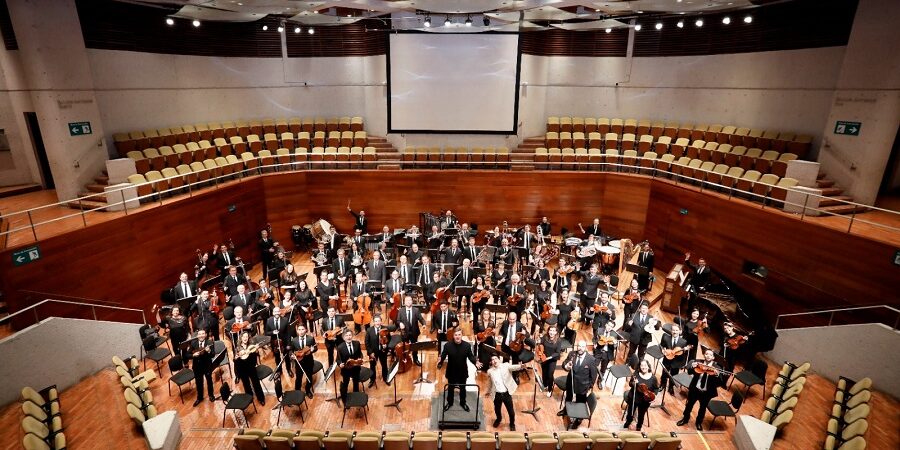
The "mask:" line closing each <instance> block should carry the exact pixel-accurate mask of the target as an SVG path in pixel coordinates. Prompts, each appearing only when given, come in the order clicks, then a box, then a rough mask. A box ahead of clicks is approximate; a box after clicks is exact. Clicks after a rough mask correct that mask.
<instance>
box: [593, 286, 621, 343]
mask: <svg viewBox="0 0 900 450" xmlns="http://www.w3.org/2000/svg"><path fill="white" fill-rule="evenodd" d="M599 305H600V306H601V309H602V307H606V311H600V312H597V313H595V314H594V323H593V325H594V334H597V333H598V332H600V331H603V328H605V327H606V323H607V322H615V321H616V305H614V304H613V303H612V302H611V301H610V299H609V294H607V293H606V292H601V293H600V303H599Z"/></svg>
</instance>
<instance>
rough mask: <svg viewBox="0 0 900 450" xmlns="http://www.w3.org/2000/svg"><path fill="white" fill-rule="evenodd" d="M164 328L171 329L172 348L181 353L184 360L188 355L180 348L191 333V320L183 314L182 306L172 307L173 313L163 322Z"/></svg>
mask: <svg viewBox="0 0 900 450" xmlns="http://www.w3.org/2000/svg"><path fill="white" fill-rule="evenodd" d="M160 325H162V327H163V328H165V329H166V330H168V331H169V339H171V340H172V348H173V349H175V351H178V352H180V353H181V359H182V361H184V360H185V358H186V357H187V352H184V351H181V350H178V349H179V346H180V345H181V343H182V342H184V341H186V340H187V339H188V337H189V336H190V335H191V321H190V320H188V318H187V317H186V316H183V315H182V314H181V308H180V307H178V306H173V307H172V313H171V314H170V315H169V317H166V318H165V319H164V320H163V321H162V323H161V324H160Z"/></svg>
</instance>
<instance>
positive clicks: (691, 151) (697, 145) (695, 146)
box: [686, 139, 706, 159]
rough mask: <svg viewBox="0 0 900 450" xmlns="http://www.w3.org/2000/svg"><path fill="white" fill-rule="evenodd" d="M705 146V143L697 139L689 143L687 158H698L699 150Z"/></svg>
mask: <svg viewBox="0 0 900 450" xmlns="http://www.w3.org/2000/svg"><path fill="white" fill-rule="evenodd" d="M704 146H706V141H704V140H702V139H697V140H694V141H693V142H691V145H689V146H688V148H687V155H686V156H687V157H688V158H691V159H696V158H698V157H700V149H701V148H703V147H704Z"/></svg>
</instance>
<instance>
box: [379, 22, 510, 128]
mask: <svg viewBox="0 0 900 450" xmlns="http://www.w3.org/2000/svg"><path fill="white" fill-rule="evenodd" d="M389 44H390V50H389V54H390V57H389V60H388V93H389V97H390V98H389V100H388V118H389V128H390V131H391V132H394V133H416V132H421V133H486V134H487V133H495V134H515V133H516V121H517V101H516V100H517V99H518V92H519V89H518V84H519V37H518V35H516V34H486V33H471V34H469V33H467V34H459V33H452V34H433V33H396V34H391V35H390V43H389Z"/></svg>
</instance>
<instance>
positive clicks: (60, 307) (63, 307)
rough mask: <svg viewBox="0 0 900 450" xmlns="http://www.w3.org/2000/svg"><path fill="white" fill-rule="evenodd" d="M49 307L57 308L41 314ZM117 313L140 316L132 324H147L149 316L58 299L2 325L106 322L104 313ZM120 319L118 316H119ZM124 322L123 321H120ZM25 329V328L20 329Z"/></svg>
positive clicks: (15, 315)
mask: <svg viewBox="0 0 900 450" xmlns="http://www.w3.org/2000/svg"><path fill="white" fill-rule="evenodd" d="M49 306H55V308H54V309H53V310H52V311H50V312H47V313H46V314H41V311H40V310H41V309H42V308H46V307H49ZM88 311H89V312H90V315H87V314H78V312H85V313H87V312H88ZM98 311H100V312H101V315H98V314H97V312H98ZM112 312H114V313H116V314H117V315H121V314H122V313H125V314H126V315H130V314H135V316H134V318H135V319H137V314H140V317H141V319H140V322H130V323H143V324H146V323H147V316H146V314H145V313H144V310H142V309H136V308H123V307H121V306H109V305H100V304H96V303H85V302H72V301H68V300H56V299H46V300H43V301H40V302H38V303H35V304H33V305H31V306H28V307H26V308H22V309H20V310H18V311H16V312H14V313H12V314H10V315H8V316H6V317H3V318H2V319H0V325H4V324H7V323H9V322H12V321H14V320H16V319H17V318H19V320H21V319H31V318H33V319H34V322H32V323H31V325H34V324H36V323H40V321H41V320H44V319H47V318H50V317H64V318H70V319H93V320H104V319H103V318H102V313H112ZM117 318H118V316H117ZM119 321H120V322H122V320H119ZM20 328H25V327H20Z"/></svg>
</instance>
